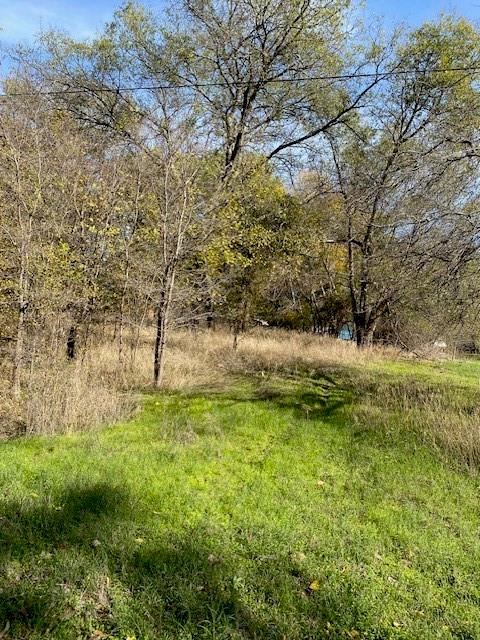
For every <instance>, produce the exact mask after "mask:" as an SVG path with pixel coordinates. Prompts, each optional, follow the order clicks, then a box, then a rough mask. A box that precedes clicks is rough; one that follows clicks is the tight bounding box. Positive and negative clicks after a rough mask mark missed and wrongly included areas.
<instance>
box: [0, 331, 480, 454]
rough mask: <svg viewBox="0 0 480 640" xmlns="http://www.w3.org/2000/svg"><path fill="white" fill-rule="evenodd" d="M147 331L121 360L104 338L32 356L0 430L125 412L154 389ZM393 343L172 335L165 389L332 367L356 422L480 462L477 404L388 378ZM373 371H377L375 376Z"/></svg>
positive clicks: (290, 335)
mask: <svg viewBox="0 0 480 640" xmlns="http://www.w3.org/2000/svg"><path fill="white" fill-rule="evenodd" d="M152 344H153V336H152V335H151V333H149V332H148V331H145V332H144V334H143V335H142V340H141V341H140V344H139V345H138V344H136V347H135V351H133V350H128V349H127V350H125V352H124V355H123V358H122V359H121V360H120V359H119V354H118V346H117V344H116V343H115V342H114V341H103V342H102V343H98V344H96V345H94V346H92V347H91V348H90V350H89V351H88V353H86V354H84V356H83V357H82V358H78V359H77V360H76V361H74V362H68V361H67V360H66V359H65V358H64V357H63V356H59V357H57V358H49V359H48V361H47V360H46V361H45V362H37V363H35V366H33V367H31V369H30V371H29V372H28V374H27V375H26V376H25V381H24V395H23V402H22V404H21V405H19V404H18V403H15V402H13V401H12V399H11V398H10V397H9V396H8V393H7V387H6V386H5V387H3V388H2V387H1V386H0V433H2V434H3V435H14V434H19V433H23V434H55V433H65V432H67V433H68V432H73V431H78V430H83V429H88V428H92V427H97V426H98V425H102V424H105V423H110V422H115V421H118V420H121V419H123V418H125V417H126V416H128V415H129V414H130V413H131V412H132V411H133V410H134V409H135V406H137V405H138V404H139V397H140V396H141V394H142V393H143V392H145V391H147V390H150V389H151V380H152ZM404 357H405V356H404V355H402V354H401V353H400V352H398V351H397V350H395V349H386V348H382V347H367V348H364V349H362V350H358V349H356V348H355V346H354V345H353V344H351V343H349V342H344V341H341V340H335V339H331V338H325V337H321V336H316V335H311V334H305V333H294V332H286V331H280V330H264V329H258V330H256V331H252V332H251V333H248V334H246V335H244V336H243V337H242V338H241V340H240V341H239V346H238V349H236V350H234V349H233V348H232V336H231V335H230V334H229V333H228V332H226V331H215V332H212V331H195V332H194V331H186V330H185V331H176V332H174V333H173V334H172V336H171V340H170V344H169V347H168V352H167V358H166V366H165V376H164V382H163V386H164V388H165V389H166V390H170V391H190V390H199V389H202V388H212V387H215V388H222V387H224V386H226V385H228V384H229V383H230V380H231V379H232V377H233V376H238V375H245V374H247V375H248V374H252V373H253V374H261V373H264V374H269V375H270V374H273V375H275V374H278V375H282V374H284V373H285V372H288V373H299V374H301V375H302V376H305V374H307V378H308V373H309V372H311V373H312V374H314V373H315V372H322V373H328V372H329V371H330V372H331V373H334V374H335V376H336V379H337V380H338V383H339V384H342V385H344V387H345V388H348V389H349V391H351V392H352V393H353V394H354V396H355V397H356V401H355V402H354V403H353V405H352V420H354V421H356V422H357V423H361V424H363V425H364V426H366V427H367V428H374V429H383V430H384V431H385V432H389V431H391V430H392V429H397V430H398V429H402V430H403V429H406V430H408V431H409V432H412V433H413V432H415V433H417V434H420V435H421V437H422V438H423V439H424V440H426V441H428V442H429V443H431V444H433V446H435V447H437V448H438V449H440V450H442V451H444V452H448V453H449V455H450V454H451V455H453V456H455V457H456V458H458V459H460V460H462V461H464V462H465V463H466V464H468V465H469V466H474V465H480V408H478V407H479V406H480V403H478V402H477V400H478V398H477V397H475V398H474V399H472V396H471V394H470V395H468V394H465V392H464V390H458V389H455V388H454V387H451V388H447V387H446V386H442V387H440V386H438V385H437V386H435V385H431V384H429V383H428V382H422V381H421V380H418V379H415V378H414V377H413V376H404V377H403V378H402V380H400V379H399V378H398V377H395V376H390V377H389V376H388V375H387V376H386V375H384V373H383V372H384V371H385V369H383V368H382V367H381V366H379V367H373V368H372V367H371V366H370V365H372V364H375V363H376V364H379V365H381V364H382V362H383V363H387V362H391V361H392V360H395V359H400V358H404ZM375 371H376V373H375Z"/></svg>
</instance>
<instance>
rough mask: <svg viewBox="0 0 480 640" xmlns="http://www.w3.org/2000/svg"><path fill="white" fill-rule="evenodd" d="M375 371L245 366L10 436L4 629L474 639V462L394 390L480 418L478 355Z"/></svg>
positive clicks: (478, 612) (479, 518)
mask: <svg viewBox="0 0 480 640" xmlns="http://www.w3.org/2000/svg"><path fill="white" fill-rule="evenodd" d="M368 375H369V376H370V378H371V381H370V383H369V385H370V387H372V384H376V385H377V387H378V388H381V389H383V390H382V391H381V392H380V393H377V394H376V395H375V394H372V393H370V392H368V389H367V390H365V389H363V390H362V391H361V393H360V392H359V390H358V389H357V390H356V389H355V388H354V387H353V386H352V385H351V379H349V378H348V376H346V375H345V373H344V372H342V371H340V370H338V371H335V370H334V369H331V370H329V371H328V372H325V371H323V372H322V371H320V370H317V371H312V370H310V371H303V372H302V371H299V370H298V369H297V370H296V371H295V372H293V373H292V372H290V373H287V372H285V373H283V374H280V373H276V374H273V373H271V374H268V373H267V374H265V373H262V374H260V373H259V374H258V375H250V376H249V377H240V376H238V377H236V378H232V379H229V380H228V381H227V382H226V383H225V384H224V385H223V386H221V387H215V386H214V387H212V388H210V389H203V390H202V391H201V392H183V393H175V392H169V393H164V394H155V395H151V396H148V397H147V398H146V400H145V404H144V408H143V409H142V410H141V411H140V412H139V413H138V414H137V415H136V416H135V417H134V418H133V419H132V420H131V421H129V422H127V423H124V424H117V425H115V426H112V427H108V428H105V429H103V430H97V431H90V432H87V433H83V434H77V435H67V436H59V437H52V438H48V437H36V438H29V439H17V440H13V441H9V442H4V443H3V444H1V445H0V446H1V463H0V477H1V503H0V517H1V520H0V526H1V529H0V531H1V533H0V558H1V559H0V563H1V565H0V566H1V572H0V589H1V593H0V623H1V628H0V631H1V630H2V629H4V633H3V635H2V634H1V633H0V637H1V638H10V639H19V640H20V639H22V640H26V639H34V638H54V639H72V640H73V639H77V638H92V639H93V638H96V639H101V638H115V639H126V638H129V639H130V640H132V639H134V638H135V639H136V640H148V639H153V638H155V639H157V638H158V639H160V638H161V639H165V640H166V639H167V638H168V639H172V640H173V639H175V640H180V639H185V640H186V639H193V638H199V639H200V638H202V639H207V638H208V639H212V640H213V639H216V640H223V639H227V638H228V639H237V640H240V639H247V638H251V639H254V638H257V639H278V640H281V639H285V640H287V639H288V640H300V639H302V640H306V639H308V638H311V639H314V638H315V639H321V638H345V639H355V638H357V639H358V638H369V639H371V640H373V639H376V640H379V639H381V638H382V639H383V638H412V639H420V638H421V639H422V640H427V639H429V638H432V639H433V638H435V639H437V638H442V639H443V638H444V639H447V638H462V639H464V640H466V639H467V638H472V639H473V638H480V607H479V605H480V506H479V504H480V502H479V488H480V483H479V478H478V475H477V472H476V470H475V466H474V465H472V464H470V466H467V464H466V463H465V461H461V460H459V459H458V457H457V458H455V456H452V455H447V454H445V449H442V448H441V446H437V445H436V444H435V443H436V442H437V441H436V440H435V439H432V440H429V439H428V438H426V437H425V434H423V435H422V433H421V430H420V431H418V432H416V431H415V429H412V428H411V427H410V426H408V430H407V427H405V428H404V427H402V426H399V425H401V424H403V423H402V422H401V420H400V421H399V420H398V412H395V411H392V410H391V409H389V408H388V400H387V401H385V404H384V401H383V395H384V390H385V389H386V388H387V386H389V387H390V388H391V389H393V390H395V389H397V390H398V389H401V390H402V391H401V393H402V394H403V395H405V389H408V388H409V387H408V385H409V384H411V386H412V388H413V389H414V391H415V393H414V395H415V397H417V396H419V395H420V396H422V394H421V393H420V392H419V389H423V388H424V390H425V389H426V390H427V391H426V396H428V397H430V396H431V395H432V393H433V392H434V391H435V390H436V392H438V393H440V394H447V396H448V394H449V393H450V394H451V393H452V389H454V390H455V398H456V401H455V402H456V405H455V406H460V405H461V406H462V407H463V408H462V411H464V412H465V415H467V414H468V415H471V413H472V411H473V410H474V409H472V407H473V408H474V407H475V406H476V402H477V398H478V396H477V393H478V379H479V378H480V365H478V364H476V363H460V362H458V363H455V362H449V363H445V364H413V363H408V362H397V363H395V362H394V363H384V364H378V363H377V364H375V366H372V367H371V368H370V369H369V372H368ZM349 380H350V382H349ZM372 381H373V382H372ZM382 385H383V386H382ZM422 385H423V387H422ZM370 387H369V388H370ZM432 390H433V391H432ZM361 394H363V396H362V395H361ZM387 395H388V394H387ZM367 396H368V399H367V400H365V398H366V397H367ZM426 396H425V393H424V394H423V396H422V398H424V397H426ZM422 402H423V400H422ZM365 403H366V404H365ZM364 404H365V406H363V405H364ZM424 404H425V403H424V402H423V404H422V406H421V407H420V409H419V410H418V411H419V413H418V416H420V417H419V419H420V420H421V419H422V418H421V416H422V415H423V414H422V411H425V407H424ZM454 404H455V403H454ZM362 406H363V408H361V407H362ZM409 411H410V414H411V415H410V417H411V416H412V415H413V414H412V411H414V409H411V410H409ZM415 415H416V414H415ZM414 422H415V420H412V419H410V420H407V423H408V424H413V423H414ZM472 455H473V454H472ZM467 457H468V456H467ZM472 459H473V458H472Z"/></svg>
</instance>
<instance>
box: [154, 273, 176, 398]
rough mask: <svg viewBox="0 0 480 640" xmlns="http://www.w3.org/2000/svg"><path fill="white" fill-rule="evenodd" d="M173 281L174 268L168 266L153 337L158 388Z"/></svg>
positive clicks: (160, 378)
mask: <svg viewBox="0 0 480 640" xmlns="http://www.w3.org/2000/svg"><path fill="white" fill-rule="evenodd" d="M174 281H175V270H174V267H170V266H168V267H167V268H166V270H165V278H164V282H165V284H164V286H163V288H162V291H161V292H160V299H159V303H158V307H157V328H156V336H155V350H154V356H153V383H154V386H155V387H160V386H161V384H162V382H163V370H164V365H165V350H166V345H167V330H168V315H169V312H170V305H171V301H172V291H173V285H174Z"/></svg>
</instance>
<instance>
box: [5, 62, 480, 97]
mask: <svg viewBox="0 0 480 640" xmlns="http://www.w3.org/2000/svg"><path fill="white" fill-rule="evenodd" d="M450 71H458V72H464V73H475V72H477V73H480V67H443V68H440V69H429V70H424V71H421V70H419V69H395V70H392V71H379V72H377V73H373V72H370V73H347V74H340V75H331V76H327V75H325V76H304V77H299V78H270V79H268V78H267V79H266V80H264V81H263V84H282V83H297V82H298V83H299V82H308V81H312V80H325V81H333V80H339V81H346V80H355V79H357V78H378V79H379V80H384V79H385V78H389V77H395V76H404V75H409V74H413V75H423V76H426V75H428V74H431V73H448V72H450ZM250 84H252V81H248V80H245V81H242V80H238V81H232V82H230V83H227V82H192V83H188V84H158V85H140V86H135V87H82V88H80V87H79V88H69V89H50V90H45V91H41V90H39V91H35V92H34V91H31V92H29V91H16V92H12V93H0V99H4V98H24V97H25V98H26V97H34V96H39V95H44V96H56V95H68V94H73V95H75V94H81V93H90V92H98V93H118V94H120V93H122V92H130V93H133V92H135V91H164V90H165V91H168V90H172V91H178V90H182V89H206V88H208V87H219V88H221V87H228V86H234V87H243V86H248V85H250Z"/></svg>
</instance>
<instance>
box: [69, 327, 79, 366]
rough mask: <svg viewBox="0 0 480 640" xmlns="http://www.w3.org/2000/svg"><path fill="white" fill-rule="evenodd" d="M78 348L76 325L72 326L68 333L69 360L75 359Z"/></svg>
mask: <svg viewBox="0 0 480 640" xmlns="http://www.w3.org/2000/svg"><path fill="white" fill-rule="evenodd" d="M76 346H77V327H76V326H75V325H72V326H71V327H70V329H69V331H68V336H67V358H68V359H69V360H74V359H75V356H76Z"/></svg>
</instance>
